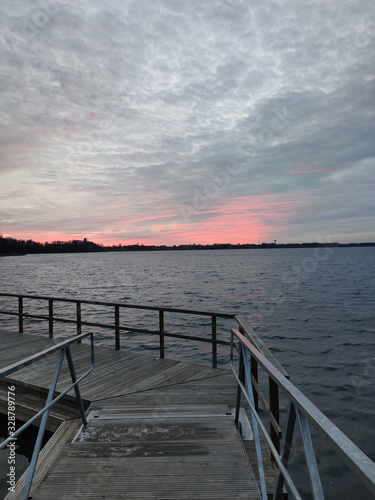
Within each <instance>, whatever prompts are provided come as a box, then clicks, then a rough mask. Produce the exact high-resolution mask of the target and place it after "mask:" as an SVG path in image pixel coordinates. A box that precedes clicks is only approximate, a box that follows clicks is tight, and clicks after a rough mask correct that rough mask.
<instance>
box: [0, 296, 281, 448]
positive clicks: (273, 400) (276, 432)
mask: <svg viewBox="0 0 375 500" xmlns="http://www.w3.org/2000/svg"><path fill="white" fill-rule="evenodd" d="M0 297H10V298H11V299H15V306H14V305H13V309H12V310H5V309H0V314H3V315H10V316H13V317H18V331H19V332H20V333H23V332H24V329H25V325H24V319H25V318H31V319H38V320H41V321H46V322H48V335H49V337H50V338H53V337H54V325H55V323H59V322H60V323H67V324H73V325H75V329H76V333H77V335H81V333H82V327H83V326H86V327H94V328H103V329H109V330H112V331H113V332H114V341H115V342H114V344H115V349H117V350H119V349H120V347H121V340H122V338H121V332H136V333H142V334H149V335H154V336H155V335H156V336H158V337H159V356H160V358H164V357H165V337H169V338H177V339H184V340H190V341H194V342H205V343H210V344H211V359H212V367H213V368H217V365H218V352H217V347H218V346H228V349H229V346H230V341H229V340H223V339H219V338H218V332H217V323H218V318H225V319H235V320H236V321H237V324H238V328H239V330H240V332H241V333H242V334H243V335H244V336H245V337H246V338H247V339H248V340H250V342H251V343H252V344H253V345H254V346H255V347H256V348H257V349H258V350H259V351H260V352H261V353H262V354H263V355H264V356H265V357H266V358H267V359H268V360H269V361H270V362H271V363H272V364H273V365H274V366H275V367H276V368H277V369H278V370H279V371H280V372H281V373H282V374H283V375H284V376H286V377H288V374H287V373H286V371H285V370H284V369H283V367H282V366H281V365H280V363H278V361H277V360H276V358H275V357H274V356H273V355H272V353H271V352H270V351H269V350H268V349H267V347H266V346H265V345H264V344H263V342H262V340H261V339H260V338H259V337H258V335H257V334H256V333H255V332H254V330H253V329H252V328H251V326H250V325H249V324H248V323H247V321H246V319H245V318H244V317H243V316H241V315H237V316H235V315H234V314H226V313H218V312H208V311H197V310H188V309H180V308H170V307H157V306H145V305H135V304H124V303H113V302H101V301H92V300H83V299H67V298H56V297H45V296H38V295H19V294H11V293H0ZM29 301H34V302H35V301H42V304H43V305H42V306H41V308H40V309H41V310H42V311H43V310H45V313H44V314H42V313H40V312H39V313H35V312H33V313H30V312H26V310H25V309H26V307H25V306H26V304H28V303H29ZM57 303H66V304H67V303H70V304H73V307H74V309H75V311H74V313H73V314H74V316H75V317H71V315H70V317H61V316H57V315H56V313H55V305H56V304H57ZM84 306H98V307H103V306H104V308H105V309H106V310H107V311H108V313H109V317H112V318H113V322H99V321H96V320H95V321H89V320H88V319H87V318H86V315H85V307H84ZM126 309H133V310H135V311H146V312H147V311H156V313H157V315H158V321H157V325H156V328H155V329H149V328H148V329H146V328H140V327H139V326H137V325H134V324H133V325H129V324H125V323H124V321H123V319H122V311H123V310H126ZM173 313H177V314H180V315H187V316H189V315H190V316H194V317H206V318H207V317H208V318H209V319H210V323H211V328H210V335H208V336H207V337H202V336H197V335H191V334H190V335H186V334H182V333H177V332H170V331H167V330H166V328H165V325H166V321H165V319H166V316H167V315H171V314H173ZM90 316H91V317H94V318H96V315H95V311H94V312H92V311H90ZM226 331H228V329H227V330H226ZM125 342H126V340H125ZM252 378H253V387H254V394H255V400H256V409H257V410H258V409H259V405H258V400H260V401H261V404H262V407H263V408H264V409H265V410H266V411H267V412H268V414H269V415H270V433H271V437H272V441H273V443H274V446H276V448H277V449H279V447H280V438H281V429H280V427H279V391H278V387H277V385H276V384H275V383H274V382H273V380H272V379H271V378H270V379H269V391H268V402H267V401H266V399H267V398H266V396H265V394H264V391H263V392H262V391H261V389H260V388H259V385H258V372H257V362H256V360H255V359H253V360H252Z"/></svg>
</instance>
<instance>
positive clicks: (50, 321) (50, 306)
mask: <svg viewBox="0 0 375 500" xmlns="http://www.w3.org/2000/svg"><path fill="white" fill-rule="evenodd" d="M48 333H49V338H50V339H53V299H48Z"/></svg>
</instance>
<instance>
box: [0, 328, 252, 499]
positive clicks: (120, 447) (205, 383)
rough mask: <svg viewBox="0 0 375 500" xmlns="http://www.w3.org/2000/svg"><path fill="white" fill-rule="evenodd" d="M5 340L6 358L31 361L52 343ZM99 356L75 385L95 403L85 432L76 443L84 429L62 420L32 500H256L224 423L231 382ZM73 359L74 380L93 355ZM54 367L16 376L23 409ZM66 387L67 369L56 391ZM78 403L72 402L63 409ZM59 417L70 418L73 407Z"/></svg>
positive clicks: (179, 365) (145, 358)
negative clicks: (23, 397) (23, 398)
mask: <svg viewBox="0 0 375 500" xmlns="http://www.w3.org/2000/svg"><path fill="white" fill-rule="evenodd" d="M11 335H12V337H11V338H10V340H9V337H8V336H6V335H5V336H4V339H7V340H6V342H7V345H8V346H9V348H10V346H11V345H12V342H13V341H14V342H15V344H16V346H17V349H16V350H17V354H15V353H14V352H13V351H12V355H13V356H17V355H22V356H23V355H30V349H29V347H30V346H31V345H33V346H34V347H36V345H38V348H39V346H41V345H43V347H42V348H43V349H44V348H45V347H47V345H51V344H50V343H51V340H49V339H42V341H43V342H39V340H38V339H37V342H36V344H34V342H31V343H30V340H31V339H30V338H29V337H31V336H29V335H27V334H14V333H12V334H11ZM32 337H33V339H32V340H33V341H34V338H35V337H34V336H32ZM23 340H25V343H24V344H23ZM22 344H23V347H22ZM27 345H28V346H29V347H27ZM34 347H33V349H34ZM38 348H36V350H34V351H33V352H36V351H37V350H38ZM10 349H11V348H10ZM3 352H4V351H2V352H0V362H1V361H4V356H3ZM95 352H96V361H95V371H94V372H93V374H92V375H91V376H90V377H88V378H87V379H85V380H84V381H83V382H82V383H81V384H80V390H81V394H82V396H83V398H84V399H85V400H86V402H87V403H92V405H91V411H92V412H91V413H90V418H89V422H88V425H87V427H86V428H85V429H84V431H83V432H82V433H81V434H78V435H77V429H78V427H79V423H80V419H74V420H71V421H69V420H65V422H64V424H63V426H62V427H60V428H59V430H58V431H57V432H56V433H55V434H54V436H53V438H52V440H54V441H52V440H50V442H49V443H48V445H47V447H46V448H45V449H44V450H43V451H42V454H41V458H40V460H39V464H38V467H37V474H36V479H35V481H36V482H35V481H34V486H33V490H32V497H33V499H47V498H48V499H50V498H54V500H55V499H56V500H57V499H59V498H60V499H65V500H67V499H68V498H69V499H70V498H90V499H91V498H108V499H109V498H111V499H114V498H125V499H127V498H129V499H134V498H137V499H138V498H139V499H142V498H145V499H146V498H147V499H155V498H158V499H162V498H165V499H176V500H177V499H184V500H188V499H190V498H200V499H205V498H210V499H225V500H228V499H229V498H239V499H242V498H246V499H252V498H258V494H257V489H256V486H255V483H254V481H253V477H252V475H251V472H250V470H249V467H248V463H247V460H246V458H245V454H244V450H243V447H242V444H241V443H240V440H239V437H238V434H237V430H236V428H235V425H234V422H233V418H232V417H231V416H229V415H227V413H229V408H228V407H229V406H234V404H235V399H236V390H235V388H236V384H235V379H234V377H233V375H232V373H231V372H229V371H226V370H217V369H216V370H214V369H211V368H207V367H203V366H199V365H195V364H191V363H186V362H179V361H174V360H168V359H157V358H154V357H152V356H149V355H144V354H142V353H134V352H133V353H132V352H129V351H115V350H114V349H108V348H104V347H96V348H95ZM72 353H73V360H74V364H75V367H76V372H77V375H79V374H80V373H83V372H84V371H86V370H87V368H88V366H89V364H90V350H89V346H88V345H87V344H84V343H83V344H81V345H74V346H73V347H72ZM55 363H56V361H55V359H53V356H50V357H48V358H46V359H43V360H41V361H40V362H38V366H37V365H35V366H34V365H33V366H29V367H26V368H25V369H24V370H22V371H20V372H17V373H15V374H13V375H12V377H13V380H14V382H15V383H17V384H18V385H19V386H22V387H23V392H25V393H26V394H27V391H30V393H29V394H27V396H26V399H27V400H28V401H29V402H31V401H32V400H33V394H34V393H33V390H35V391H38V390H40V391H41V392H43V393H46V390H47V389H48V388H49V385H50V382H51V379H52V374H53V371H54V368H55ZM6 364H9V363H6ZM0 366H1V363H0ZM70 382H71V379H70V374H69V372H68V369H67V366H63V368H62V371H61V375H60V380H59V384H58V390H60V391H61V390H63V389H65V388H66V387H67V386H68V385H69V384H70ZM74 402H75V399H74V396H73V395H72V396H70V399H69V404H72V403H74ZM59 412H61V417H64V418H71V417H72V416H74V407H73V408H72V407H70V409H69V410H66V413H65V414H64V410H63V409H62V408H59V409H58V413H59ZM202 415H205V416H202ZM95 416H99V417H100V418H98V419H95ZM91 417H92V418H91ZM104 417H106V418H104ZM108 417H110V418H108ZM74 438H76V439H75V440H74ZM73 441H74V442H73ZM50 443H51V444H50ZM249 446H251V443H250V445H249ZM42 479H43V480H42ZM17 488H18V489H19V488H20V486H17ZM16 498H17V496H16V497H12V500H15V499H16ZM9 500H10V499H9Z"/></svg>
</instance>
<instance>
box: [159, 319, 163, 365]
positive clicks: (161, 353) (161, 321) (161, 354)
mask: <svg viewBox="0 0 375 500" xmlns="http://www.w3.org/2000/svg"><path fill="white" fill-rule="evenodd" d="M159 332H160V358H161V359H163V358H164V311H162V310H159Z"/></svg>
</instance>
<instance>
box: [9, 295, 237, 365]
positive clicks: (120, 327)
mask: <svg viewBox="0 0 375 500" xmlns="http://www.w3.org/2000/svg"><path fill="white" fill-rule="evenodd" d="M0 296H3V297H14V298H16V299H17V300H18V308H17V310H3V309H0V314H5V315H11V316H18V331H19V332H20V333H23V331H24V318H33V319H39V320H45V321H48V333H49V337H50V338H53V336H54V324H55V323H56V322H61V323H70V324H75V325H76V328H77V335H80V334H81V333H82V327H83V326H88V327H95V328H105V329H111V330H113V331H114V338H115V349H117V350H119V349H120V347H121V335H120V332H138V333H143V334H148V335H157V336H159V351H160V357H161V358H164V356H165V337H173V338H178V339H184V340H191V341H194V342H206V343H210V344H211V345H212V367H213V368H217V346H218V345H224V346H229V345H230V342H229V341H227V340H221V339H218V338H217V318H227V319H228V318H229V319H231V318H234V315H233V314H226V313H220V312H209V311H198V310H189V309H179V308H172V307H157V306H145V305H136V304H124V303H114V302H101V301H92V300H83V299H80V300H79V299H67V298H57V297H44V296H38V295H18V294H11V293H0ZM26 300H42V301H46V304H48V313H47V314H34V313H32V314H31V313H26V312H25V310H24V309H25V307H24V305H25V301H26ZM57 302H66V303H73V304H75V305H76V313H75V318H65V317H57V316H56V315H55V314H54V305H55V303H57ZM84 304H87V305H90V306H101V307H102V306H104V307H106V308H108V309H109V310H110V309H112V311H113V313H112V314H113V323H103V322H98V321H87V320H84V319H83V308H82V305H84ZM123 309H136V310H139V311H157V312H158V313H159V321H158V325H157V328H155V329H153V330H152V329H146V328H139V327H137V326H133V325H125V324H122V322H121V319H120V318H121V310H123ZM169 313H178V314H181V315H193V316H206V317H207V316H208V317H210V318H211V335H210V336H209V337H199V336H195V335H186V334H182V333H175V332H169V331H167V330H165V315H166V314H169Z"/></svg>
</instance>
